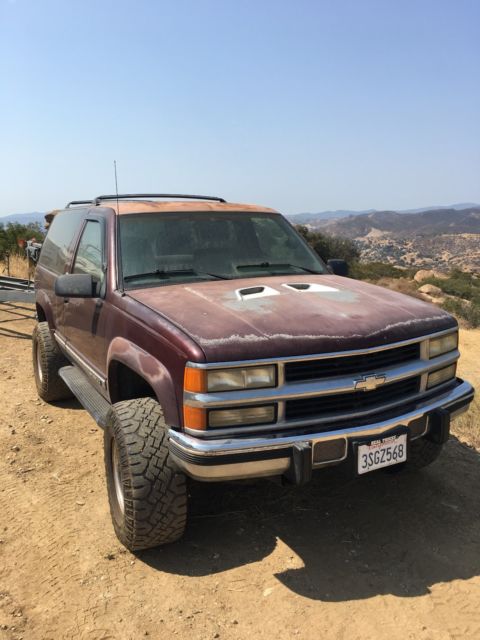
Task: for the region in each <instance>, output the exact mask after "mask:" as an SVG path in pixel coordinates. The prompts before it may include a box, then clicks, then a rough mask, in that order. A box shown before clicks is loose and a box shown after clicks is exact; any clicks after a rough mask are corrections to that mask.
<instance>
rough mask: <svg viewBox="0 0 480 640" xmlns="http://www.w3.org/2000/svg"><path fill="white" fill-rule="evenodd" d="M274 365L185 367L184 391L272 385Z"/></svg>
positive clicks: (274, 372)
mask: <svg viewBox="0 0 480 640" xmlns="http://www.w3.org/2000/svg"><path fill="white" fill-rule="evenodd" d="M276 378H277V371H276V367H275V365H273V364H271V365H267V366H265V367H232V368H230V369H197V368H194V367H186V368H185V384H184V388H185V391H193V392H196V393H205V392H209V391H235V390H238V389H264V388H266V387H274V386H275V384H276Z"/></svg>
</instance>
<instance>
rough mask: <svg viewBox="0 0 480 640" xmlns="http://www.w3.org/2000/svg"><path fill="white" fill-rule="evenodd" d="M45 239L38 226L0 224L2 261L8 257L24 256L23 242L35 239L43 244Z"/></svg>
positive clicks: (0, 257) (0, 254)
mask: <svg viewBox="0 0 480 640" xmlns="http://www.w3.org/2000/svg"><path fill="white" fill-rule="evenodd" d="M44 237H45V234H44V232H43V231H42V229H41V227H40V225H38V224H17V223H9V224H7V225H3V224H1V223H0V260H4V259H5V257H6V256H7V255H15V254H16V255H22V254H23V253H24V248H23V246H22V244H21V241H22V240H23V241H25V242H26V241H27V240H32V239H33V238H35V240H36V241H37V242H42V241H43V238H44Z"/></svg>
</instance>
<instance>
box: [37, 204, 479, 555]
mask: <svg viewBox="0 0 480 640" xmlns="http://www.w3.org/2000/svg"><path fill="white" fill-rule="evenodd" d="M165 198H167V196H165V195H161V194H160V195H159V194H155V195H152V194H147V195H144V194H140V195H128V196H127V195H126V196H123V195H122V196H100V197H98V198H96V199H94V200H93V201H80V202H78V201H77V202H73V203H69V205H67V207H66V208H65V209H64V210H62V211H59V212H57V213H56V215H55V216H54V218H53V221H52V223H51V225H50V228H49V230H48V234H47V237H46V239H45V242H44V244H43V247H42V250H41V254H40V259H39V263H38V266H37V269H36V276H35V289H36V310H37V316H38V324H37V325H36V328H35V330H34V334H33V366H34V371H35V380H36V384H37V388H38V393H39V395H40V397H41V398H43V399H44V400H46V401H48V402H50V401H56V400H60V399H62V398H66V397H68V396H71V395H72V394H73V395H74V396H76V397H77V398H78V400H79V401H80V403H81V404H82V405H83V406H84V407H85V409H87V411H89V412H90V414H91V415H92V416H93V418H94V419H95V420H96V422H97V423H98V424H99V425H100V426H101V427H103V428H104V444H105V467H106V476H107V486H108V495H109V502H110V508H111V514H112V519H113V524H114V528H115V531H116V534H117V536H118V538H119V539H120V541H121V542H122V543H123V544H124V545H125V546H126V547H128V548H129V549H131V550H137V549H145V548H148V547H152V546H156V545H159V544H165V543H168V542H172V541H174V540H177V539H178V538H180V537H181V535H182V533H183V531H184V529H185V525H186V520H187V478H193V479H194V480H201V481H226V480H237V479H244V478H260V477H281V478H283V479H284V480H285V481H288V482H291V483H294V484H297V485H300V484H303V483H305V482H308V481H309V480H310V478H311V476H312V472H314V471H317V470H321V469H323V468H325V467H328V466H331V465H338V464H340V463H341V464H343V465H345V466H349V465H350V466H351V470H352V472H353V473H355V474H357V475H363V474H366V473H370V472H373V471H375V470H377V469H381V468H384V467H390V466H394V467H395V468H397V469H400V468H403V467H414V468H415V467H423V466H425V465H428V464H430V463H431V462H433V461H434V460H435V459H436V458H437V456H438V455H439V453H440V451H441V449H442V446H443V444H444V443H445V442H446V440H447V439H448V436H449V426H450V420H451V419H452V418H453V417H455V416H457V415H459V414H460V413H462V412H463V411H465V410H466V409H467V408H468V405H469V403H470V402H471V400H472V398H473V394H474V392H473V389H472V387H471V385H470V384H468V383H467V382H464V381H462V380H460V379H459V378H457V377H456V363H457V359H458V357H459V352H458V326H457V322H456V321H455V319H454V318H453V317H452V316H451V315H449V314H448V313H446V312H445V311H443V310H442V309H439V308H437V307H435V306H433V305H431V304H427V303H426V302H423V301H421V300H418V299H416V298H413V297H409V296H406V295H402V294H400V293H397V292H394V291H390V290H387V289H384V288H381V287H378V286H374V285H371V284H367V283H365V282H358V281H355V280H352V279H349V278H347V277H345V276H346V275H347V270H346V265H345V263H344V262H342V261H340V260H337V261H330V263H329V265H328V266H327V265H325V263H324V262H323V261H322V260H321V259H320V258H319V256H318V255H317V254H316V253H315V252H314V251H313V250H312V249H310V247H309V246H308V245H307V244H306V242H305V241H304V240H303V239H302V237H301V236H300V235H299V234H298V233H297V232H296V231H295V230H294V228H293V227H292V226H291V225H290V224H289V223H288V222H287V221H286V220H285V218H283V217H282V216H281V215H280V214H279V213H278V212H276V211H274V210H272V209H268V208H265V207H260V206H253V205H247V204H233V203H229V202H225V201H224V200H223V199H221V198H209V197H206V196H176V195H175V196H168V198H169V199H167V201H165Z"/></svg>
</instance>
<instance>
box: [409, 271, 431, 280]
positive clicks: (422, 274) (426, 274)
mask: <svg viewBox="0 0 480 640" xmlns="http://www.w3.org/2000/svg"><path fill="white" fill-rule="evenodd" d="M434 277H435V276H434V275H433V270H430V269H428V270H427V269H420V271H417V273H416V274H415V275H414V276H413V279H414V280H415V281H416V282H423V281H424V280H427V279H428V278H434Z"/></svg>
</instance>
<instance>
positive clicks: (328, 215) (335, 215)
mask: <svg viewBox="0 0 480 640" xmlns="http://www.w3.org/2000/svg"><path fill="white" fill-rule="evenodd" d="M472 208H473V209H474V208H480V205H478V204H475V203H473V202H460V203H457V204H451V205H439V206H431V207H422V208H420V209H402V210H398V211H397V210H395V211H392V212H393V213H400V214H404V213H423V212H426V211H439V210H440V209H446V210H450V209H454V210H455V211H461V210H463V209H472ZM369 213H381V212H380V211H378V210H377V209H366V210H364V211H355V210H350V209H338V210H336V211H320V212H319V213H295V214H292V215H289V216H288V219H289V220H290V221H291V222H293V223H294V224H309V225H311V226H312V227H315V226H316V223H317V222H321V221H324V220H336V219H339V218H348V217H351V216H362V215H365V214H369Z"/></svg>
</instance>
